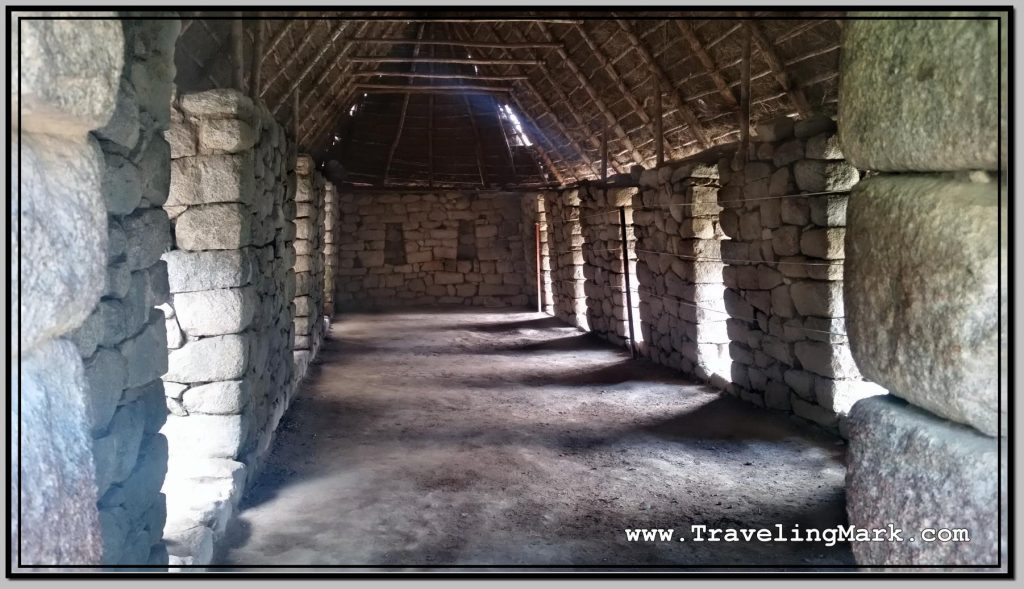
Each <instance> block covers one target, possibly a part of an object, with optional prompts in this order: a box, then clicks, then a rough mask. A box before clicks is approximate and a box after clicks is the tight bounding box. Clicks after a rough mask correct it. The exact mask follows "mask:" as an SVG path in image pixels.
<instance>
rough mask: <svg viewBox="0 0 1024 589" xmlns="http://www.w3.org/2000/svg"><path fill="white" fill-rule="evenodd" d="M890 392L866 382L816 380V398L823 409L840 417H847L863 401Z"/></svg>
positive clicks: (829, 379) (819, 378)
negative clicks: (856, 404)
mask: <svg viewBox="0 0 1024 589" xmlns="http://www.w3.org/2000/svg"><path fill="white" fill-rule="evenodd" d="M887 392H888V391H886V390H885V389H883V388H882V387H880V386H878V385H877V384H875V383H873V382H868V381H866V380H833V379H831V378H821V377H818V378H816V379H815V380H814V398H815V399H816V400H817V401H818V404H819V405H821V406H822V407H824V408H826V409H829V410H831V411H833V412H835V413H837V414H839V415H846V414H848V413H849V412H850V409H851V408H852V407H853V405H854V404H855V403H856V402H857V401H860V400H861V399H866V398H868V397H873V396H875V395H885V394H887Z"/></svg>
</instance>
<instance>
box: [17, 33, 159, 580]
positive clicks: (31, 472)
mask: <svg viewBox="0 0 1024 589" xmlns="http://www.w3.org/2000/svg"><path fill="white" fill-rule="evenodd" d="M15 18H16V19H17V18H18V17H17V16H16V17H15ZM78 25H79V26H77V27H76V29H75V35H73V36H70V35H61V34H59V33H60V31H61V30H62V27H64V25H63V24H62V23H61V22H60V21H59V20H19V21H18V22H16V23H14V25H13V28H12V31H14V32H15V33H14V34H16V35H17V37H16V38H15V40H14V41H13V43H15V45H14V46H16V47H20V49H21V52H20V55H19V59H18V60H17V61H16V62H15V63H16V67H17V68H18V70H17V71H16V72H13V73H14V75H17V77H18V83H19V84H20V93H12V94H11V102H12V104H11V107H12V109H14V110H15V111H17V112H19V113H20V117H14V118H12V119H11V123H12V125H13V126H15V128H14V129H13V131H12V134H11V136H12V141H11V144H10V148H11V153H12V154H13V155H12V157H13V158H17V159H16V160H15V161H19V163H20V165H18V166H14V167H13V168H12V169H11V172H12V178H11V186H12V189H14V190H17V191H18V196H19V198H17V199H13V200H12V201H11V206H12V211H11V215H12V216H11V235H10V241H9V243H10V246H11V248H12V250H13V255H14V256H15V257H17V259H18V264H19V266H18V268H19V270H20V276H19V278H20V289H11V296H12V298H13V300H12V308H14V309H16V312H14V313H12V320H13V324H12V325H11V332H12V333H16V334H18V337H17V339H14V340H13V341H11V342H10V345H11V350H10V357H11V358H18V363H17V364H16V365H15V367H14V371H13V372H12V374H10V375H9V378H10V382H11V383H14V386H20V389H18V394H17V395H14V396H13V397H12V401H11V402H12V405H11V407H10V410H11V412H12V415H14V412H17V415H16V416H15V418H14V419H12V420H11V425H12V431H11V433H10V435H11V436H12V439H14V440H17V441H18V442H19V443H20V446H19V448H20V452H18V451H16V452H13V453H12V464H11V468H12V469H13V472H16V473H18V475H19V476H18V477H15V478H16V479H17V482H14V479H12V485H11V488H10V489H9V491H10V493H11V495H10V497H11V501H12V520H11V529H10V536H9V538H10V539H11V541H12V546H11V550H12V552H11V553H12V555H15V556H16V557H17V558H16V559H15V560H13V561H12V565H11V566H12V570H18V567H32V566H46V565H64V566H69V565H70V566H73V565H83V564H84V565H95V564H101V563H102V562H103V559H104V539H103V538H102V537H101V533H100V524H99V520H98V511H97V499H98V498H99V497H98V496H97V489H96V475H97V472H96V469H95V465H94V456H93V435H92V434H93V430H94V426H95V425H96V423H97V421H96V416H97V414H98V413H100V412H98V411H96V409H95V408H98V407H101V406H102V407H106V410H105V411H103V413H107V412H110V407H111V406H112V405H113V406H114V407H116V406H117V404H118V402H119V401H120V398H121V396H122V395H121V394H120V391H118V394H117V396H116V397H115V396H114V393H106V394H105V395H104V396H103V397H102V399H96V398H95V397H96V395H95V394H94V391H93V387H92V386H90V385H89V384H88V383H87V381H86V379H85V375H84V370H83V363H82V356H83V355H85V356H86V357H92V356H93V355H94V353H88V354H87V353H86V352H89V349H88V348H90V347H91V344H90V345H85V346H83V345H81V344H79V345H78V347H77V348H76V345H75V344H73V343H71V342H70V341H68V339H67V338H68V336H70V335H71V332H72V331H74V330H76V329H78V328H79V327H80V326H81V325H82V324H83V322H84V321H87V320H88V318H89V317H90V316H91V314H92V313H93V311H94V309H95V308H96V306H97V302H98V301H99V300H100V297H101V296H102V295H103V294H104V292H105V291H106V290H107V285H106V280H105V278H106V276H107V272H106V268H107V266H108V258H109V256H108V254H107V250H108V245H107V242H108V229H107V227H108V217H107V212H106V210H105V203H104V200H105V198H104V176H105V174H104V167H105V166H104V160H105V156H104V154H103V152H102V151H101V150H100V146H99V143H98V138H97V136H96V135H93V134H90V131H93V130H96V129H101V128H104V127H106V126H107V125H108V124H109V122H110V121H111V117H112V115H113V113H114V111H115V107H116V104H117V100H118V95H119V93H120V92H119V87H120V85H121V76H122V71H123V67H124V62H125V57H126V55H125V53H126V52H125V39H124V32H123V31H122V27H121V24H120V23H118V22H116V21H114V20H105V19H100V20H90V21H82V22H80V23H78ZM132 55H133V54H132ZM132 59H134V55H133V57H132ZM12 79H13V78H12ZM72 80H73V83H69V81H72ZM83 348H84V349H83ZM115 349H116V348H115ZM115 411H116V409H115ZM129 450H130V448H129ZM136 451H137V448H136ZM125 454H129V452H127V451H126V452H125ZM134 458H135V456H131V457H130V459H131V460H134ZM128 459H129V457H126V461H127V460H128ZM19 483H20V485H21V489H19V487H18V484H19ZM19 490H21V491H22V494H21V495H19ZM104 494H105V493H104ZM15 542H20V544H17V545H16V544H15ZM148 546H149V543H148V542H147V547H148Z"/></svg>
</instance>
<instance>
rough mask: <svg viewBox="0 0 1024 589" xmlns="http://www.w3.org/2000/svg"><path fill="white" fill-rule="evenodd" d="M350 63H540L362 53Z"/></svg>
mask: <svg viewBox="0 0 1024 589" xmlns="http://www.w3.org/2000/svg"><path fill="white" fill-rule="evenodd" d="M349 61H350V62H351V63H451V64H458V65H541V64H542V63H543V62H542V61H540V60H537V59H466V58H461V57H372V56H366V55H362V56H359V57H352V58H350V59H349Z"/></svg>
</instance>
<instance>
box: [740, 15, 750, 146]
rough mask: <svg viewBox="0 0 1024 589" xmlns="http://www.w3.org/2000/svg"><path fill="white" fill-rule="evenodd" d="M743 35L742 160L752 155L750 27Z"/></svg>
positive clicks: (741, 93)
mask: <svg viewBox="0 0 1024 589" xmlns="http://www.w3.org/2000/svg"><path fill="white" fill-rule="evenodd" d="M745 29H746V34H745V35H743V61H741V62H740V80H741V84H740V151H741V152H742V153H743V157H742V160H741V161H742V162H743V163H744V164H746V162H747V160H748V159H749V157H750V154H749V153H748V152H749V146H750V28H749V27H745Z"/></svg>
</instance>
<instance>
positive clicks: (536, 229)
mask: <svg viewBox="0 0 1024 589" xmlns="http://www.w3.org/2000/svg"><path fill="white" fill-rule="evenodd" d="M533 235H534V242H535V243H536V245H535V247H534V250H535V251H536V254H537V312H538V313H543V312H544V300H543V299H544V286H543V283H542V282H541V275H542V273H541V268H540V223H539V222H538V223H534V224H533Z"/></svg>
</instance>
